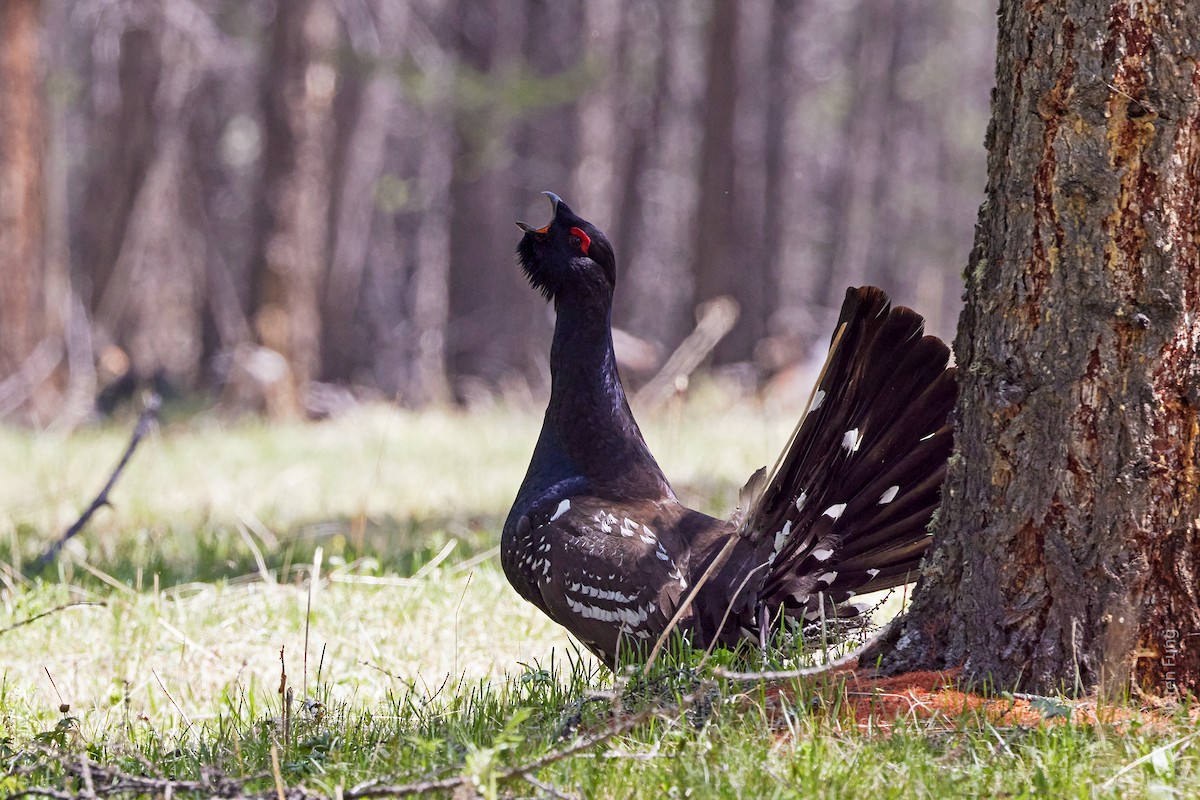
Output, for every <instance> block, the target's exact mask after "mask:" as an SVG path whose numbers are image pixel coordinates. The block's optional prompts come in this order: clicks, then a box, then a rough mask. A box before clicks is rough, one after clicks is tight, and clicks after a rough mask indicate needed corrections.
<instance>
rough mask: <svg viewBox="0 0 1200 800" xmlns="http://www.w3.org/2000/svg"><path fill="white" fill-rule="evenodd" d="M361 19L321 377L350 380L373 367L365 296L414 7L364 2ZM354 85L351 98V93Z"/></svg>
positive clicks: (343, 132)
mask: <svg viewBox="0 0 1200 800" xmlns="http://www.w3.org/2000/svg"><path fill="white" fill-rule="evenodd" d="M364 12H369V13H364V14H363V16H364V17H365V18H364V19H361V20H358V21H357V23H356V24H355V25H354V26H352V27H353V28H355V30H353V31H352V33H351V43H352V45H353V46H354V51H355V54H356V55H357V58H356V59H355V60H354V61H352V62H351V65H350V67H349V68H343V75H346V74H347V73H350V74H349V75H348V76H347V77H348V79H347V80H346V81H344V82H343V85H342V88H341V89H340V90H339V92H340V93H346V94H350V93H352V94H353V101H352V104H351V105H352V108H351V109H350V110H349V113H346V114H344V115H343V118H342V120H341V124H340V126H339V128H340V129H339V131H338V139H339V150H340V153H339V155H340V158H339V159H338V161H339V163H340V165H341V169H340V170H338V172H339V174H338V176H337V180H336V188H337V195H336V197H335V204H334V205H335V208H334V212H333V215H332V216H333V220H334V223H333V231H332V237H333V244H332V246H331V248H330V259H329V274H328V276H327V278H326V282H325V291H324V297H323V302H322V324H323V331H324V342H323V344H322V348H321V350H322V361H323V370H322V371H323V373H324V374H325V376H326V377H327V378H328V379H330V380H337V381H349V380H353V379H354V378H355V372H357V371H362V370H364V369H366V368H369V367H370V366H371V365H372V363H371V362H372V355H373V354H372V353H371V352H370V351H371V343H370V330H369V329H368V328H367V326H366V320H365V319H364V317H365V316H366V315H365V314H364V313H363V311H364V309H363V302H362V291H363V285H364V279H365V272H366V265H367V261H368V251H369V247H370V244H371V240H372V227H373V222H374V221H375V217H376V214H375V210H376V197H377V191H376V183H377V182H378V181H379V179H380V176H381V175H382V174H383V172H384V163H385V148H386V146H387V140H388V134H389V133H390V131H391V128H392V125H393V124H394V117H395V115H396V108H397V102H396V95H397V92H398V89H399V85H398V83H399V82H398V78H397V71H398V69H399V62H400V57H401V54H402V43H403V40H404V32H405V29H406V28H407V26H408V20H407V17H408V13H409V6H408V4H407V3H395V2H390V1H389V0H369V1H368V2H367V3H365V8H364ZM349 86H353V91H352V92H347V91H346V90H347V88H348V87H349Z"/></svg>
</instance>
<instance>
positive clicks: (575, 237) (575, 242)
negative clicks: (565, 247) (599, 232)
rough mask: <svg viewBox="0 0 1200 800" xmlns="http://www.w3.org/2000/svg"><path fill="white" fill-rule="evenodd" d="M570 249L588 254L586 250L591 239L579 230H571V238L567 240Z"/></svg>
mask: <svg viewBox="0 0 1200 800" xmlns="http://www.w3.org/2000/svg"><path fill="white" fill-rule="evenodd" d="M567 241H568V242H569V243H570V244H571V247H573V248H574V249H576V250H578V251H579V252H581V253H583V254H584V255H585V256H586V255H587V254H588V248H589V247H591V246H592V239H591V237H590V236H588V235H587V234H586V233H584V232H583V231H581V230H580V229H579V228H571V237H570V238H569V239H568V240H567Z"/></svg>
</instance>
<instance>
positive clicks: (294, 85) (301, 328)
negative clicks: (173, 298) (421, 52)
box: [255, 0, 337, 414]
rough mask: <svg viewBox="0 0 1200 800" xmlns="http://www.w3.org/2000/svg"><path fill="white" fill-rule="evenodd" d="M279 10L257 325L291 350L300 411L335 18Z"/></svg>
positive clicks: (312, 349)
mask: <svg viewBox="0 0 1200 800" xmlns="http://www.w3.org/2000/svg"><path fill="white" fill-rule="evenodd" d="M276 13H277V14H278V15H279V23H278V25H277V27H276V31H275V33H276V37H275V43H274V52H273V53H272V67H271V71H272V76H273V81H272V83H271V85H270V86H269V87H268V90H267V100H266V119H267V126H266V127H267V140H266V156H267V158H266V164H265V173H266V174H265V176H264V183H265V185H266V204H267V207H268V214H269V216H270V225H269V233H268V234H267V237H266V241H265V243H264V245H263V252H262V267H263V269H262V273H261V275H260V279H259V291H260V295H259V305H258V310H257V312H256V314H255V327H256V328H257V330H258V335H259V339H260V340H261V341H262V343H263V344H264V345H266V346H267V347H269V348H270V349H272V350H275V351H277V352H279V353H281V354H282V355H283V356H284V358H285V359H286V360H287V363H288V367H289V368H290V371H291V381H292V386H293V387H294V389H295V393H294V397H295V402H294V403H290V404H291V405H293V406H294V407H293V409H292V410H291V411H292V412H293V413H295V412H298V411H299V403H300V402H301V400H302V398H303V396H304V392H305V391H306V388H307V386H308V383H309V382H310V381H311V380H313V379H314V378H316V377H317V373H318V370H319V367H320V342H321V314H320V292H321V288H322V285H323V281H324V279H325V273H326V257H327V253H326V247H327V244H328V231H329V220H328V214H329V158H330V153H331V137H332V133H333V127H332V104H333V95H334V90H335V88H336V76H337V73H336V71H335V70H334V68H333V65H332V63H331V62H332V59H333V56H334V52H333V50H334V45H335V43H336V41H337V18H336V16H335V14H334V9H333V6H332V5H331V4H330V3H329V2H328V0H295V2H286V3H280V4H279V5H278V8H277V11H276ZM272 413H275V414H285V413H288V412H287V411H286V410H285V409H284V408H277V409H275V410H274V411H273V412H272Z"/></svg>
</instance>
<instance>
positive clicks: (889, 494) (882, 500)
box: [879, 486, 900, 506]
mask: <svg viewBox="0 0 1200 800" xmlns="http://www.w3.org/2000/svg"><path fill="white" fill-rule="evenodd" d="M899 493H900V487H899V486H889V487H888V490H887V491H886V492H884V493H883V494H882V495H880V497H879V505H881V506H886V505H887V504H888V503H890V502H892V501H893V500H895V499H896V495H897V494H899Z"/></svg>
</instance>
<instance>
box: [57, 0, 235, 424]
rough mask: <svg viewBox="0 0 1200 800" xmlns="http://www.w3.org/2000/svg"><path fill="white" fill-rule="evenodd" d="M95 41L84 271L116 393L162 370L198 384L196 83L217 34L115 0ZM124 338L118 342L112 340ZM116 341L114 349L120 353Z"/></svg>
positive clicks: (175, 380) (167, 377) (161, 378)
mask: <svg viewBox="0 0 1200 800" xmlns="http://www.w3.org/2000/svg"><path fill="white" fill-rule="evenodd" d="M111 10H112V13H111V15H110V16H108V17H107V18H106V22H105V26H106V28H107V29H106V30H104V31H103V32H102V34H101V35H102V36H103V38H105V39H108V38H110V37H111V38H112V39H113V40H115V41H116V42H118V43H119V44H118V46H116V47H115V48H111V49H110V48H97V49H96V55H95V58H96V63H95V64H94V78H93V86H92V91H93V93H94V98H95V106H96V109H97V111H96V118H95V120H94V123H93V124H94V126H95V128H96V129H97V130H99V131H101V133H100V134H99V135H98V136H97V137H96V139H95V149H94V151H93V152H92V154H91V170H92V172H91V175H90V176H89V181H88V186H87V188H86V191H85V203H84V208H83V210H82V212H81V216H82V217H83V225H84V231H83V236H84V240H83V244H82V246H81V247H80V251H81V258H82V259H83V265H84V274H86V275H88V276H89V277H90V278H91V289H92V293H91V299H92V309H93V319H94V321H95V326H96V330H97V339H98V342H97V344H98V346H99V349H101V350H105V349H106V348H108V349H107V351H106V352H107V353H108V354H109V355H107V356H105V357H103V358H102V359H101V361H102V363H103V364H105V365H107V366H106V370H107V372H106V375H105V380H106V381H107V382H108V383H109V386H108V388H107V391H105V390H102V395H105V399H104V401H103V403H104V404H107V403H108V402H109V400H108V397H109V396H111V397H112V399H113V400H115V399H118V397H119V394H120V393H121V392H124V391H128V390H130V389H132V386H133V384H134V383H135V382H136V381H144V380H154V381H156V382H159V383H165V384H167V385H169V386H171V387H173V388H177V389H178V388H182V389H191V388H193V387H194V386H195V384H196V381H197V378H198V377H199V372H200V367H201V364H200V359H201V355H202V351H203V327H202V318H201V315H202V309H203V308H204V305H205V299H206V298H205V296H204V293H203V288H204V284H205V273H206V261H205V255H206V253H205V251H206V245H205V242H204V239H203V235H202V233H201V232H200V231H199V230H198V229H197V228H198V226H197V225H196V224H195V221H196V220H197V218H198V217H199V214H200V210H199V209H198V208H197V204H198V203H199V199H198V196H197V195H196V194H195V193H192V192H189V191H188V187H189V186H190V185H191V184H192V183H193V182H194V180H195V173H194V171H193V164H192V159H191V153H190V148H189V142H188V129H189V124H190V122H191V119H192V111H193V106H192V104H191V101H192V99H193V98H194V91H195V88H196V86H197V84H198V83H199V82H200V81H201V79H202V77H203V75H204V74H205V71H206V70H207V68H208V64H209V61H210V59H211V57H212V54H213V52H214V49H213V48H214V47H216V45H217V39H218V37H219V34H218V33H217V32H216V30H215V29H214V28H212V27H210V26H206V25H203V24H195V23H196V22H197V21H196V20H194V19H192V20H185V19H182V18H180V17H178V16H175V15H172V14H170V13H168V11H167V9H165V8H163V7H162V6H161V5H159V4H155V3H144V4H131V5H129V6H122V7H114V8H113V9H111ZM113 345H115V346H116V348H119V350H114V349H113V348H112V347H110V346H113ZM114 352H115V353H117V356H113V355H112V353H114Z"/></svg>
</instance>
